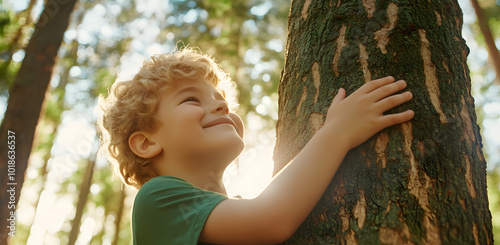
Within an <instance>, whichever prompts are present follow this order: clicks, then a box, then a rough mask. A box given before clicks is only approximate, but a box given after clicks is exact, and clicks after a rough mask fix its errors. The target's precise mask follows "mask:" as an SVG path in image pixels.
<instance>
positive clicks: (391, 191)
mask: <svg viewBox="0 0 500 245" xmlns="http://www.w3.org/2000/svg"><path fill="white" fill-rule="evenodd" d="M461 28H462V12H461V9H460V7H459V5H458V3H457V1H456V0H445V1H432V2H431V1H423V0H416V1H409V2H406V1H404V2H401V1H397V2H392V1H386V0H382V1H374V0H364V1H340V0H331V1H319V0H295V1H293V2H292V6H291V9H290V16H289V21H288V43H287V51H286V58H285V69H284V71H283V74H282V79H281V81H280V87H279V117H280V119H279V121H278V124H277V129H276V130H277V143H276V148H275V156H274V160H275V173H276V172H278V171H279V170H280V169H281V168H282V167H283V166H284V165H285V164H286V163H288V162H289V161H290V160H291V159H292V158H293V157H294V156H295V155H296V154H297V153H298V152H299V151H300V150H301V149H302V147H303V146H304V145H305V144H306V143H307V142H308V140H309V139H310V138H311V137H312V135H313V134H314V133H315V132H316V131H317V130H318V129H319V128H320V127H321V125H322V123H323V121H324V119H325V116H326V111H327V108H328V107H329V105H330V103H331V101H332V98H333V97H334V95H335V94H336V93H337V91H338V89H339V88H341V87H342V88H345V89H346V90H347V93H348V94H350V93H352V92H353V91H355V90H356V89H357V88H359V87H360V86H361V85H362V84H363V83H365V82H367V81H370V80H372V79H377V78H381V77H384V76H388V75H391V76H394V77H395V78H396V79H404V80H405V81H406V82H407V83H408V90H410V91H412V93H413V95H414V98H413V99H412V101H410V102H408V103H406V104H404V105H402V106H400V107H398V108H396V109H394V110H392V112H396V111H404V110H407V109H413V110H414V111H415V117H414V119H412V120H411V121H410V122H407V123H404V124H401V125H397V126H393V127H390V128H387V129H385V130H383V131H381V132H380V133H378V134H376V135H374V136H373V137H372V138H371V139H370V140H368V141H367V142H365V143H364V144H362V145H360V146H359V147H356V148H355V149H352V150H351V151H350V152H349V153H348V154H347V156H346V157H345V159H344V162H343V163H342V165H341V166H340V168H339V170H338V172H337V174H336V175H335V177H334V178H333V180H332V182H331V183H330V186H329V187H328V189H327V190H326V191H325V194H324V195H323V197H322V199H321V200H320V201H319V202H318V205H317V206H316V208H315V209H314V210H313V211H312V212H311V214H310V215H309V217H308V218H307V219H306V220H305V221H304V223H303V224H302V225H301V227H300V228H299V229H298V230H297V231H296V233H295V234H294V235H293V236H292V237H291V238H290V239H289V240H288V241H287V242H286V244H324V243H327V244H493V235H492V223H491V214H490V211H489V209H488V197H487V191H486V162H485V159H484V157H483V153H482V144H481V136H480V134H479V127H478V126H477V124H476V115H475V111H474V100H473V98H472V96H471V93H470V86H471V85H470V76H469V70H468V67H467V64H466V57H467V54H468V52H469V50H468V48H467V46H466V45H465V41H464V40H463V39H462V37H461ZM290 205H293V204H290Z"/></svg>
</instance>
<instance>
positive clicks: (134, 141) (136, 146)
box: [128, 131, 162, 159]
mask: <svg viewBox="0 0 500 245" xmlns="http://www.w3.org/2000/svg"><path fill="white" fill-rule="evenodd" d="M128 145H129V147H130V149H131V150H132V152H134V153H135V154H136V155H137V156H139V157H142V158H146V159H147V158H153V157H155V156H157V155H158V154H160V152H161V151H162V147H161V145H160V144H159V143H158V142H156V141H154V140H152V139H151V138H150V137H149V135H148V134H146V133H145V132H143V131H136V132H134V133H132V135H130V137H129V138H128Z"/></svg>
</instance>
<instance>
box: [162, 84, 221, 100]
mask: <svg viewBox="0 0 500 245" xmlns="http://www.w3.org/2000/svg"><path fill="white" fill-rule="evenodd" d="M201 91H202V89H200V88H198V87H196V86H191V87H186V88H183V89H180V90H178V91H176V92H175V93H174V94H173V96H172V98H176V97H178V96H180V95H182V94H184V93H189V92H195V93H198V92H201ZM216 97H218V99H222V100H226V99H225V98H224V96H223V95H222V94H221V93H220V92H219V91H217V95H216Z"/></svg>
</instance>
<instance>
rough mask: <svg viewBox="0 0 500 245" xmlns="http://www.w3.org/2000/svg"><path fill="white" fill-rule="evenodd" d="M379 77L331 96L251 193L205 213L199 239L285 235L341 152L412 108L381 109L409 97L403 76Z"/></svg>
mask: <svg viewBox="0 0 500 245" xmlns="http://www.w3.org/2000/svg"><path fill="white" fill-rule="evenodd" d="M393 81H394V78H392V77H385V78H381V79H378V80H374V81H371V82H368V83H366V84H365V85H363V86H362V87H361V88H359V89H358V90H356V91H355V92H354V93H353V94H352V95H350V96H349V97H347V98H345V91H344V90H343V89H341V90H340V91H339V93H338V94H337V96H335V98H334V99H333V102H332V105H331V106H330V108H329V110H328V114H327V118H326V120H325V123H324V125H323V127H322V128H321V129H320V130H319V131H318V132H317V133H316V134H315V135H314V137H313V138H312V139H311V140H310V141H309V142H308V143H307V145H306V146H305V147H304V148H303V149H302V150H301V151H300V153H299V154H298V155H297V156H296V157H295V158H294V159H293V160H292V161H291V162H290V163H288V164H287V166H285V167H284V168H283V169H282V170H281V171H280V172H279V173H278V174H277V175H276V177H275V178H274V179H273V181H272V182H271V183H270V184H269V186H268V187H267V188H266V189H265V190H264V191H263V192H262V194H260V195H259V196H258V197H256V198H255V199H251V200H225V201H222V202H221V203H220V204H219V205H217V206H216V207H215V208H214V209H213V211H212V213H211V214H210V215H209V217H208V219H207V221H206V223H205V226H204V228H203V230H202V233H201V236H200V241H204V242H209V243H217V244H262V243H264V244H266V243H267V244H268V243H279V242H282V241H284V240H286V239H288V238H289V237H290V236H291V235H292V234H293V233H294V232H295V230H296V229H297V228H298V227H299V226H300V224H301V223H302V222H303V221H304V220H305V218H306V217H307V215H308V214H309V213H310V212H311V210H312V209H313V208H314V206H315V205H316V203H317V202H318V201H319V199H320V198H321V196H322V194H323V192H324V191H325V189H326V187H327V186H328V184H329V183H330V181H331V179H332V178H333V176H334V175H335V172H336V171H337V169H338V167H339V165H340V164H341V162H342V160H343V158H344V156H345V155H346V154H347V152H348V151H349V150H350V149H351V148H353V147H356V146H358V145H359V144H361V143H363V142H364V141H366V140H367V139H368V138H370V137H371V136H373V135H374V134H375V133H377V132H379V131H380V130H382V129H384V128H386V127H389V126H392V125H395V124H398V123H402V122H405V121H408V120H410V119H411V118H412V117H413V111H406V112H402V113H397V114H388V115H384V114H383V113H384V112H385V111H387V110H389V109H391V108H394V107H396V106H398V105H400V104H402V103H404V102H407V101H409V100H410V99H411V97H412V95H411V93H409V92H406V93H402V94H396V95H394V93H396V92H398V91H400V90H402V89H403V88H405V87H406V83H405V82H404V81H398V82H395V83H394V82H393Z"/></svg>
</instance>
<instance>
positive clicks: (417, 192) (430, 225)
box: [401, 122, 441, 245]
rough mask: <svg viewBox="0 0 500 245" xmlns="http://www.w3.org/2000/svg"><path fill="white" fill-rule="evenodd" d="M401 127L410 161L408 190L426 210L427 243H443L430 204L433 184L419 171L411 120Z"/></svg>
mask: <svg viewBox="0 0 500 245" xmlns="http://www.w3.org/2000/svg"><path fill="white" fill-rule="evenodd" d="M401 129H402V130H401V131H402V133H403V136H404V145H403V149H404V151H405V153H406V155H407V156H408V159H409V161H410V170H409V178H408V190H409V192H410V194H412V195H413V196H414V197H415V198H416V199H417V201H418V204H419V206H420V207H421V208H422V209H423V210H424V218H423V226H424V228H425V231H426V232H425V233H426V238H425V244H433V245H439V244H441V239H440V238H439V230H438V226H437V224H436V222H437V220H436V215H435V214H434V213H433V212H432V210H431V208H430V205H429V196H428V190H429V188H430V187H431V186H432V183H431V178H430V177H429V176H428V175H427V174H426V173H425V172H421V173H419V170H418V168H417V166H418V164H417V161H416V159H415V156H414V155H413V151H412V142H413V126H412V124H411V123H409V122H407V123H403V124H401ZM419 174H421V175H422V177H423V179H424V180H423V181H421V180H420V177H419Z"/></svg>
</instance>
